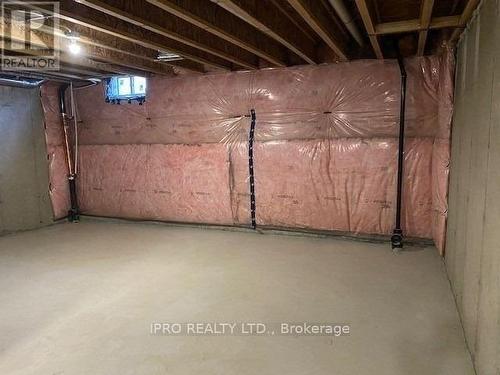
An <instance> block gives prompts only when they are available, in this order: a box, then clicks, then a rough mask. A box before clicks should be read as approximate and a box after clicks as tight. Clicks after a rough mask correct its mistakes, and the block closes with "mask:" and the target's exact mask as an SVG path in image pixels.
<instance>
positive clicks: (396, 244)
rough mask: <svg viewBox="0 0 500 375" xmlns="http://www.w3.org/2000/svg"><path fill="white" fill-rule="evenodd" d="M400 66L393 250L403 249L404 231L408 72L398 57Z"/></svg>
mask: <svg viewBox="0 0 500 375" xmlns="http://www.w3.org/2000/svg"><path fill="white" fill-rule="evenodd" d="M398 65H399V70H400V73H401V100H400V108H399V145H398V177H397V179H398V180H397V198H396V199H397V201H396V226H395V228H394V231H393V233H392V237H391V245H392V249H402V248H403V230H402V229H401V202H402V199H403V173H404V171H403V164H404V141H405V108H406V70H405V66H404V62H403V59H402V58H401V57H400V56H398Z"/></svg>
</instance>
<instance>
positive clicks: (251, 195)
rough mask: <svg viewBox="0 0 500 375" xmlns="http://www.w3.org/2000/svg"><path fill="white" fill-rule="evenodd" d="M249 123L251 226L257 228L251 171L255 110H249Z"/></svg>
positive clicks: (253, 181) (252, 174) (253, 183)
mask: <svg viewBox="0 0 500 375" xmlns="http://www.w3.org/2000/svg"><path fill="white" fill-rule="evenodd" d="M250 115H251V120H252V121H251V123H250V134H249V137H248V169H249V173H250V214H251V216H252V228H253V229H256V228H257V222H256V220H255V178H254V172H253V141H254V136H255V119H256V116H255V110H254V109H252V110H250Z"/></svg>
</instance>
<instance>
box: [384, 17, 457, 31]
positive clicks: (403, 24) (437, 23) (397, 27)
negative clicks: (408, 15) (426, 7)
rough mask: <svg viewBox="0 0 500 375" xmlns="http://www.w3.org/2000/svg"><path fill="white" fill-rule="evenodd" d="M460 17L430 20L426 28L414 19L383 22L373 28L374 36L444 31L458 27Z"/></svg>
mask: <svg viewBox="0 0 500 375" xmlns="http://www.w3.org/2000/svg"><path fill="white" fill-rule="evenodd" d="M459 21H460V16H446V17H436V18H432V19H431V20H430V22H429V24H428V26H427V27H425V26H422V21H421V19H418V18H415V19H412V20H406V21H395V22H384V23H379V24H378V25H377V26H376V27H375V34H377V35H386V34H401V33H409V32H414V31H421V30H428V29H432V30H435V29H444V28H447V27H458V25H459Z"/></svg>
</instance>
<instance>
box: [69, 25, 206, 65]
mask: <svg viewBox="0 0 500 375" xmlns="http://www.w3.org/2000/svg"><path fill="white" fill-rule="evenodd" d="M60 26H61V28H63V30H62V31H61V32H60V33H59V34H60V35H61V37H63V36H64V30H71V31H72V32H76V33H77V34H78V35H79V36H80V38H79V42H81V43H83V44H89V45H93V46H96V47H102V48H106V49H109V50H111V51H116V52H119V53H122V54H124V55H131V56H134V57H138V58H141V59H145V60H149V61H151V62H153V61H157V56H158V50H155V49H152V48H147V47H144V46H142V45H140V44H137V43H133V42H131V41H128V40H125V39H122V38H115V37H113V36H111V35H109V34H106V33H103V32H101V31H98V30H95V29H90V28H88V27H85V26H82V25H78V24H74V23H71V22H68V21H66V20H60ZM163 52H166V51H163ZM162 64H166V65H170V66H173V67H179V68H183V69H186V70H190V71H192V72H197V73H204V72H205V68H204V67H203V65H202V64H200V63H197V62H194V61H191V60H186V59H182V60H175V61H168V62H162Z"/></svg>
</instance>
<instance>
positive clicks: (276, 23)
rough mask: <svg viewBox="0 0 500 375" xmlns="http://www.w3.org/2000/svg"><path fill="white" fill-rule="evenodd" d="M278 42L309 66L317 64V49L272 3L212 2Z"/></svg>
mask: <svg viewBox="0 0 500 375" xmlns="http://www.w3.org/2000/svg"><path fill="white" fill-rule="evenodd" d="M211 1H212V2H214V3H216V4H218V5H219V6H221V7H223V8H224V9H226V10H227V11H229V12H231V13H232V14H234V15H235V16H238V17H239V18H241V19H242V20H244V21H245V22H247V23H249V24H250V25H252V26H253V27H255V28H257V29H259V30H260V31H261V32H263V33H265V34H267V35H268V36H270V37H271V38H273V39H274V40H276V41H278V42H279V43H281V44H282V45H284V46H285V47H286V48H288V49H289V50H290V51H292V52H294V53H295V54H297V55H298V56H300V57H301V58H302V59H304V60H305V61H306V62H308V63H309V64H316V62H317V58H316V48H315V46H314V45H313V43H311V41H310V40H309V38H308V37H307V36H306V35H304V34H303V33H302V32H300V31H299V30H297V28H296V27H295V25H294V24H293V23H292V22H291V21H290V19H289V18H288V17H286V16H285V15H284V14H283V13H282V12H281V11H280V10H279V9H278V8H276V7H275V6H274V4H272V3H268V2H266V3H265V6H264V5H263V3H262V1H254V0H211Z"/></svg>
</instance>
